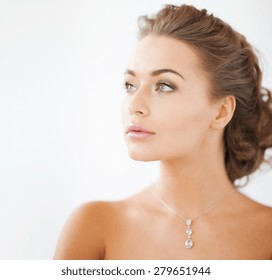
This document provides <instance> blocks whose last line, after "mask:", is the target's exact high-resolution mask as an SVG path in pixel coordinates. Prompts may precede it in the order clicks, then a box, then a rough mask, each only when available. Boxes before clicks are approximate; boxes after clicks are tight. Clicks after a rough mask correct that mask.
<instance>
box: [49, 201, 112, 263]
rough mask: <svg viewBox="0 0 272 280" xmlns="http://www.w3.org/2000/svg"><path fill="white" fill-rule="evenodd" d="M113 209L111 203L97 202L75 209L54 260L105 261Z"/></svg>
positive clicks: (63, 230)
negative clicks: (106, 239)
mask: <svg viewBox="0 0 272 280" xmlns="http://www.w3.org/2000/svg"><path fill="white" fill-rule="evenodd" d="M112 208H113V207H112V203H111V202H104V201H97V202H89V203H85V204H83V205H81V206H79V207H78V208H77V209H75V211H73V213H72V214H71V215H70V217H69V218H68V220H67V222H66V223H65V225H64V227H63V229H62V232H61V235H60V237H59V241H58V244H57V248H56V251H55V256H54V259H73V260H75V259H96V260H99V259H103V256H104V250H105V248H104V247H105V246H104V245H105V244H104V233H105V232H106V231H107V229H106V227H107V221H108V220H110V218H111V217H110V216H111V215H112V211H111V210H112Z"/></svg>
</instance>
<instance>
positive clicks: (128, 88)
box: [124, 82, 137, 93]
mask: <svg viewBox="0 0 272 280" xmlns="http://www.w3.org/2000/svg"><path fill="white" fill-rule="evenodd" d="M124 88H125V91H126V92H127V93H134V92H135V91H136V89H137V88H136V86H134V85H133V84H131V83H128V82H125V83H124Z"/></svg>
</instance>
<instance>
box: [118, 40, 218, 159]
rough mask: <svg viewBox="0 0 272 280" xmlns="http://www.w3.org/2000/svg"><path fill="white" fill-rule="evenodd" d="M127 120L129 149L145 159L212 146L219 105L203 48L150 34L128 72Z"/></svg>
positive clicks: (170, 156)
mask: <svg viewBox="0 0 272 280" xmlns="http://www.w3.org/2000/svg"><path fill="white" fill-rule="evenodd" d="M124 84H125V91H126V97H125V99H124V103H123V124H124V133H125V138H126V142H127V145H128V151H129V155H130V156H131V157H132V158H133V159H135V160H140V161H153V160H169V159H177V158H184V157H190V156H192V155H194V154H195V155H196V154H197V153H199V152H201V150H202V149H205V148H207V144H208V143H209V135H210V133H211V128H210V125H211V122H212V120H213V118H214V117H215V114H216V108H215V105H214V104H212V103H211V101H210V100H209V98H208V80H207V78H206V74H205V72H204V71H203V70H202V69H201V66H200V61H199V58H198V56H197V54H196V53H195V52H194V51H193V49H192V48H191V47H190V46H189V45H188V44H186V43H183V42H180V41H178V40H175V39H172V38H169V37H159V36H154V35H149V36H147V37H145V38H144V39H142V40H141V41H140V42H139V44H138V45H137V47H136V49H135V50H134V52H133V53H132V56H131V58H130V60H129V64H128V69H127V70H126V72H125V77H124Z"/></svg>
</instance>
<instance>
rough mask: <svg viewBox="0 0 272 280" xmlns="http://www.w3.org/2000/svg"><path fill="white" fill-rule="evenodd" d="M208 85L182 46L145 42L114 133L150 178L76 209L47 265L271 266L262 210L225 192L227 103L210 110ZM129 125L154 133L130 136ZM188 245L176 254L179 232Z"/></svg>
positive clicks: (271, 234)
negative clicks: (198, 262) (186, 262)
mask: <svg viewBox="0 0 272 280" xmlns="http://www.w3.org/2000/svg"><path fill="white" fill-rule="evenodd" d="M210 87H211V85H210V83H209V77H208V75H207V73H206V72H205V71H204V70H203V69H202V67H201V61H200V57H199V55H198V53H196V52H195V51H194V50H193V49H192V48H191V47H190V46H189V45H188V44H186V43H183V42H180V41H177V40H175V39H172V38H169V37H158V36H154V35H148V36H147V37H145V38H144V39H142V40H141V41H140V42H139V44H138V45H137V47H136V49H135V50H134V52H133V53H132V56H131V58H130V61H129V65H128V69H127V70H126V73H125V89H126V97H125V99H124V103H123V124H124V134H125V138H126V142H127V145H128V152H129V155H130V157H131V158H132V159H134V160H138V161H154V160H158V161H159V162H160V176H159V178H158V180H157V181H156V182H155V183H154V184H152V185H151V186H148V187H147V188H146V189H145V190H144V191H143V192H141V193H139V194H137V195H135V196H133V197H130V198H128V199H126V200H122V201H117V202H90V203H87V204H84V205H82V206H81V207H79V208H78V209H77V210H76V211H75V212H74V213H73V214H72V215H71V217H70V218H69V220H68V221H67V223H66V225H65V227H64V229H63V231H62V234H61V236H60V239H59V242H58V245H57V248H56V253H55V259H119V260H121V259H124V260H128V259H134V260H136V259H142V260H147V259H245V260H246V259H272V222H271V221H272V208H271V207H267V206H264V205H262V204H259V203H257V202H255V201H253V200H251V199H249V198H247V197H246V196H244V195H242V194H241V193H240V192H238V191H237V190H234V191H232V192H230V190H231V189H232V188H233V184H232V183H231V182H230V181H229V179H228V176H227V173H226V169H225V165H224V151H223V132H224V128H225V127H226V125H227V124H228V122H229V121H230V120H231V118H232V116H233V112H234V110H235V106H236V103H235V98H234V97H232V96H229V97H226V98H224V99H221V100H218V101H216V102H212V101H211V98H210V96H209V90H210ZM130 124H134V125H139V126H141V127H143V128H145V129H146V130H148V131H152V132H153V133H154V134H153V135H152V136H150V137H147V138H134V137H132V136H130V135H129V134H127V133H126V130H127V127H128V126H129V125H130ZM158 195H159V196H161V197H162V198H163V199H164V200H165V201H166V202H167V204H169V205H170V206H171V207H172V208H174V209H177V211H178V212H179V213H181V214H182V215H183V216H184V217H186V218H192V217H195V216H198V215H200V214H201V213H203V212H204V211H205V210H206V209H208V208H210V207H211V206H212V205H214V203H215V202H216V201H217V200H218V199H221V198H222V199H223V200H222V202H221V203H220V204H219V205H217V206H216V207H215V208H214V209H212V210H211V211H209V212H208V213H206V214H204V215H202V216H199V217H198V218H197V219H196V220H195V221H193V224H192V230H193V234H192V240H193V241H194V247H193V248H192V249H186V248H185V247H184V242H185V240H186V238H187V236H186V232H185V231H186V225H185V223H184V221H183V220H182V219H180V218H179V217H178V216H177V215H175V214H173V213H172V212H171V211H169V209H168V208H167V207H165V206H164V205H163V204H162V203H161V202H160V201H159V199H158Z"/></svg>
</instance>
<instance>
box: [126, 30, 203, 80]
mask: <svg viewBox="0 0 272 280" xmlns="http://www.w3.org/2000/svg"><path fill="white" fill-rule="evenodd" d="M128 68H129V69H132V70H134V71H139V72H146V71H153V70H155V69H160V68H174V69H176V70H180V71H182V72H183V73H185V72H186V73H187V75H189V76H190V75H191V74H198V75H199V74H200V73H199V72H202V71H201V69H200V59H199V56H198V54H197V53H196V51H195V50H194V49H193V48H192V47H191V46H190V45H188V44H187V43H184V42H182V41H178V40H177V39H173V38H170V37H165V36H154V35H148V36H147V37H145V38H143V39H142V40H141V41H140V42H139V43H138V45H137V46H136V48H135V49H134V51H133V53H132V55H131V57H130V60H129V67H128ZM202 75H203V72H202Z"/></svg>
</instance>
